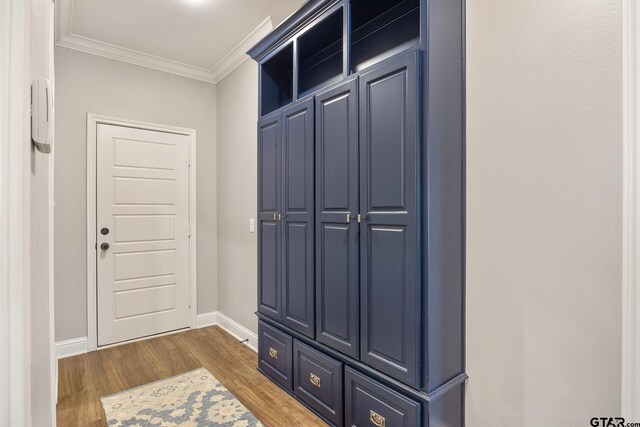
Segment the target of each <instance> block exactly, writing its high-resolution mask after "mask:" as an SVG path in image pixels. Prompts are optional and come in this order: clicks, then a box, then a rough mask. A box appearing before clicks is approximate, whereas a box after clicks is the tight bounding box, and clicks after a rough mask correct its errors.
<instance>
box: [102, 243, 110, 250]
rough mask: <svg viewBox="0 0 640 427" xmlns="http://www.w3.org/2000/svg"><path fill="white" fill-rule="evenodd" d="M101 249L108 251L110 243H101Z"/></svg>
mask: <svg viewBox="0 0 640 427" xmlns="http://www.w3.org/2000/svg"><path fill="white" fill-rule="evenodd" d="M100 249H102V250H103V251H108V250H109V244H108V243H103V244H101V245H100Z"/></svg>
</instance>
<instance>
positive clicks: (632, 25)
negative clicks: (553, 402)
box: [621, 0, 640, 421]
mask: <svg viewBox="0 0 640 427" xmlns="http://www.w3.org/2000/svg"><path fill="white" fill-rule="evenodd" d="M622 20H623V53H622V54H623V100H624V101H623V102H624V106H623V111H624V126H623V132H624V159H623V163H624V178H623V181H624V190H623V237H622V241H623V270H622V408H621V409H622V416H624V417H625V418H627V421H637V420H640V260H639V259H638V258H639V257H640V74H639V73H640V62H639V61H640V5H638V3H637V0H624V1H623V13H622Z"/></svg>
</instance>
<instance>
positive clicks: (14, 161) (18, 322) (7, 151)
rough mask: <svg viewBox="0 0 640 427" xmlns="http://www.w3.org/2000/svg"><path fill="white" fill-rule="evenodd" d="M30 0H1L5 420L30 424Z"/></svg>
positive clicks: (0, 270) (1, 408)
mask: <svg viewBox="0 0 640 427" xmlns="http://www.w3.org/2000/svg"><path fill="white" fill-rule="evenodd" d="M29 14H30V9H29V2H25V1H23V0H9V1H2V2H0V425H3V426H5V425H6V426H29V425H31V416H30V411H31V409H30V384H31V379H30V364H31V362H30V361H31V352H30V343H31V329H30V314H29V309H30V307H29V301H30V299H29V296H30V288H31V282H30V274H29V267H30V264H29V263H30V252H29V242H30V230H29V216H30V207H29V203H30V201H29V158H30V151H29V150H30V149H31V144H30V141H29V125H28V123H29V121H28V115H29V109H28V99H29V95H28V94H29V90H28V88H29V86H30V85H29V83H30V82H29V74H30V73H29V34H30V20H29V16H30V15H29Z"/></svg>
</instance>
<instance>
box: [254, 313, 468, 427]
mask: <svg viewBox="0 0 640 427" xmlns="http://www.w3.org/2000/svg"><path fill="white" fill-rule="evenodd" d="M258 318H259V319H260V323H262V324H267V325H268V327H269V328H273V329H276V330H278V331H279V332H281V333H284V334H286V335H288V336H290V337H291V338H292V339H294V340H297V341H299V342H301V343H303V344H305V345H307V346H309V347H311V348H313V349H314V350H317V351H319V352H321V353H323V354H325V355H326V356H328V357H331V358H333V359H335V360H337V361H338V362H341V363H342V364H343V365H344V369H349V370H351V371H354V372H357V374H358V375H360V376H362V377H364V378H367V379H368V380H369V381H372V382H374V383H375V384H377V385H378V386H379V387H382V388H384V389H387V390H389V391H390V392H392V393H396V394H399V395H401V396H404V397H405V398H406V399H408V400H411V401H415V402H417V403H418V404H419V405H420V410H419V413H420V417H419V420H418V423H417V424H415V425H413V424H408V425H405V426H401V427H460V426H463V425H464V383H465V381H466V380H467V378H468V376H467V374H465V373H462V374H460V375H458V376H456V377H454V378H453V379H451V380H450V381H448V382H446V383H444V384H443V385H441V386H440V387H438V388H437V389H435V390H433V391H431V392H429V393H427V392H425V391H422V390H416V389H413V388H411V387H408V386H406V385H405V384H402V383H400V382H399V381H397V380H394V379H393V378H391V377H389V376H388V375H385V374H383V373H380V372H378V371H376V370H374V369H372V368H371V367H369V366H367V365H365V364H363V363H361V362H359V361H357V360H354V359H351V358H349V357H347V356H345V355H343V354H342V353H339V352H337V351H335V350H333V349H331V348H329V347H327V346H325V345H323V344H321V343H318V342H317V341H314V340H311V339H309V338H308V337H306V336H305V335H303V334H300V333H298V332H297V331H295V330H293V329H291V328H287V327H286V326H283V325H281V324H279V323H275V322H273V321H272V320H271V319H269V318H268V317H265V316H263V315H261V314H258ZM291 351H292V352H293V350H291ZM258 371H259V372H260V373H262V374H263V375H265V376H266V377H267V378H269V379H270V380H272V381H273V382H274V384H276V385H277V386H278V387H280V388H281V389H282V390H284V391H286V392H287V393H288V394H289V395H291V396H292V397H293V398H295V399H296V400H297V401H298V402H300V403H301V404H302V405H304V406H305V407H306V408H307V409H309V410H310V411H311V412H313V413H314V414H316V415H317V416H318V417H320V418H321V419H322V420H323V421H325V422H326V423H327V424H329V425H331V426H335V427H341V426H342V425H344V426H346V427H351V424H348V423H346V424H336V423H334V422H332V421H330V420H328V419H326V418H325V417H324V416H323V415H322V414H320V413H319V412H318V411H316V410H315V409H314V408H313V407H311V406H309V405H308V404H306V403H305V402H304V401H302V400H300V399H298V397H297V396H295V394H294V393H293V392H292V390H291V389H289V388H287V387H284V386H283V385H281V384H280V383H279V382H278V381H275V380H277V379H274V378H272V377H271V376H270V375H269V373H267V372H265V371H264V370H263V369H261V368H260V367H258ZM343 376H344V375H343ZM348 392H349V391H348V390H347V388H345V390H344V393H345V400H346V393H348ZM345 412H347V408H344V411H342V413H345ZM345 421H346V422H348V420H345ZM358 427H360V426H358Z"/></svg>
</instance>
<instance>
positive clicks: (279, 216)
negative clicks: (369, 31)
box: [278, 212, 282, 221]
mask: <svg viewBox="0 0 640 427" xmlns="http://www.w3.org/2000/svg"><path fill="white" fill-rule="evenodd" d="M278 221H282V214H281V213H280V212H278Z"/></svg>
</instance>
